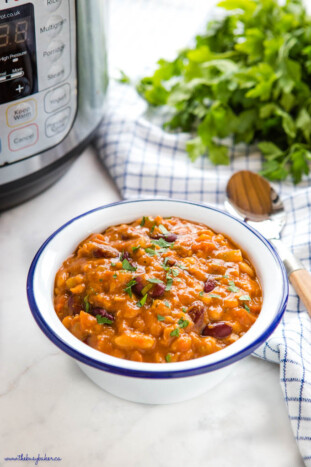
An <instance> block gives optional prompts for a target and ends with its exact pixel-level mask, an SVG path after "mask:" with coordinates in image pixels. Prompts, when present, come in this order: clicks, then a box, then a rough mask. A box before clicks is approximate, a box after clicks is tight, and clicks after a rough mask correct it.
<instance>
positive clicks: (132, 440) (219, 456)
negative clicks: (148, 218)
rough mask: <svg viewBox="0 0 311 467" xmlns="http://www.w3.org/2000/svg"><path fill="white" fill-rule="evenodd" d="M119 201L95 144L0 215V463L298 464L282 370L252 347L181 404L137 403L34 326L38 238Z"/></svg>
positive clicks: (140, 466) (68, 466)
mask: <svg viewBox="0 0 311 467" xmlns="http://www.w3.org/2000/svg"><path fill="white" fill-rule="evenodd" d="M118 199H119V194H118V193H117V191H116V189H115V187H114V186H113V184H112V182H111V181H110V179H109V177H108V175H107V174H106V173H105V170H104V168H103V167H102V166H101V164H100V163H99V161H98V160H97V158H96V156H95V154H94V153H93V151H92V149H90V148H88V149H87V150H86V151H85V152H84V154H83V155H82V156H81V157H80V158H79V159H78V160H77V161H76V162H75V163H74V165H73V166H72V167H71V168H70V170H69V171H68V172H67V174H66V175H65V176H64V177H63V178H62V179H61V180H60V181H59V182H58V183H57V184H55V185H54V186H53V187H51V188H50V189H49V190H47V191H46V192H44V193H42V194H41V195H40V196H38V197H36V198H34V199H33V200H31V201H28V202H27V203H25V204H23V205H21V206H18V207H16V208H14V209H12V210H10V211H7V212H4V213H2V214H1V215H0V255H1V263H0V271H1V273H0V275H1V282H0V283H1V294H0V310H1V314H0V355H1V365H0V413H1V416H0V465H1V466H5V467H7V466H11V467H13V466H21V465H34V462H31V461H29V462H19V461H4V458H5V457H16V456H17V455H19V454H23V455H24V457H25V456H26V454H28V456H29V457H32V456H37V455H38V454H40V455H41V456H44V454H46V455H47V456H53V457H56V456H58V457H61V459H62V460H61V461H60V462H39V465H41V466H42V465H55V464H56V465H62V466H64V467H80V466H81V467H85V466H87V467H97V466H98V467H101V466H104V467H121V466H127V467H167V466H172V467H174V466H181V467H182V466H191V467H197V466H198V467H199V466H200V467H201V466H206V467H232V466H234V467H235V466H237V467H262V466H264V467H300V466H302V465H303V462H302V460H301V458H300V455H299V452H298V448H297V446H296V443H295V440H294V437H293V434H292V432H291V428H290V423H289V420H288V416H287V410H286V406H285V402H284V400H283V395H282V392H281V388H280V385H279V381H278V379H279V368H278V366H277V365H274V364H270V363H267V362H264V361H261V360H258V359H256V358H253V357H248V358H246V359H244V360H243V361H242V362H239V363H238V364H236V365H235V366H234V367H233V369H232V373H231V376H230V377H229V378H227V379H226V380H225V381H223V382H222V383H221V385H219V386H218V387H217V388H216V389H215V390H212V391H210V392H207V393H206V394H204V395H202V396H200V397H198V398H196V399H193V400H190V401H187V402H183V403H180V404H174V405H169V406H148V405H139V404H134V403H131V402H127V401H124V400H120V399H117V398H116V397H114V396H112V395H110V394H108V393H106V392H104V391H103V390H102V389H100V388H99V387H97V386H96V385H95V384H94V383H92V382H91V381H90V380H89V379H88V378H87V377H86V376H85V375H84V374H83V373H82V372H81V371H80V370H79V368H78V366H77V365H76V364H75V363H74V362H73V360H71V359H70V358H69V357H68V356H66V355H65V354H63V353H62V352H61V351H60V350H58V348H57V347H55V346H54V345H53V344H52V343H51V342H50V341H49V340H48V339H47V338H46V337H45V336H44V335H43V333H42V332H41V331H40V330H39V328H38V326H37V325H36V323H35V321H34V319H33V318H32V316H31V313H30V310H29V308H28V304H27V300H26V293H25V281H26V275H27V271H28V268H29V265H30V262H31V260H32V258H33V256H34V254H35V252H36V251H37V249H38V248H39V246H40V245H41V243H42V242H43V241H44V240H45V239H46V237H47V236H48V235H49V234H50V233H51V232H52V231H54V230H55V229H56V228H57V227H59V226H60V225H61V224H63V223H64V222H65V221H67V220H68V219H69V218H71V217H74V216H75V215H77V214H79V213H81V212H83V211H86V210H89V209H92V208H94V207H97V206H99V205H101V204H105V203H109V202H112V201H116V200H118Z"/></svg>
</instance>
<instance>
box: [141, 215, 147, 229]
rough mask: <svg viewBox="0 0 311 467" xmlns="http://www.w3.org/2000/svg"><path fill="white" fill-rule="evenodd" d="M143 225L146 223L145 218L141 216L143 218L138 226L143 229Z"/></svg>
mask: <svg viewBox="0 0 311 467" xmlns="http://www.w3.org/2000/svg"><path fill="white" fill-rule="evenodd" d="M147 219H148V217H147ZM145 223H146V217H145V216H143V218H142V220H141V223H140V226H141V227H143V226H144V225H145Z"/></svg>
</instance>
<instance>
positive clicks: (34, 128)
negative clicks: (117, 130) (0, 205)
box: [0, 0, 77, 167]
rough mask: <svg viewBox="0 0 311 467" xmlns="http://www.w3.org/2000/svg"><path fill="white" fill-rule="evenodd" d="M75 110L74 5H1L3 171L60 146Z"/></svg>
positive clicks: (67, 0) (61, 0)
mask: <svg viewBox="0 0 311 467" xmlns="http://www.w3.org/2000/svg"><path fill="white" fill-rule="evenodd" d="M13 5H14V6H13ZM76 109H77V76H76V19H75V2H74V0H33V1H32V2H30V1H29V0H28V1H27V0H15V1H14V2H13V1H10V0H7V1H6V3H5V6H4V7H3V6H2V3H0V167H1V166H2V165H4V164H12V163H15V162H17V161H19V160H22V159H26V158H28V157H31V156H33V155H35V154H38V153H41V152H43V151H45V150H47V149H49V148H51V147H53V146H55V145H57V144H58V143H59V142H60V141H61V140H62V139H64V137H65V136H66V135H67V134H68V132H69V130H70V128H71V126H72V123H73V120H74V117H75V113H76Z"/></svg>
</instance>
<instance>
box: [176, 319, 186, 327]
mask: <svg viewBox="0 0 311 467" xmlns="http://www.w3.org/2000/svg"><path fill="white" fill-rule="evenodd" d="M188 324H189V321H187V320H186V319H184V318H180V319H179V320H178V326H179V327H180V328H186V327H187V326H188Z"/></svg>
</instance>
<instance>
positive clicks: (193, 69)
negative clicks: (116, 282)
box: [137, 0, 311, 235]
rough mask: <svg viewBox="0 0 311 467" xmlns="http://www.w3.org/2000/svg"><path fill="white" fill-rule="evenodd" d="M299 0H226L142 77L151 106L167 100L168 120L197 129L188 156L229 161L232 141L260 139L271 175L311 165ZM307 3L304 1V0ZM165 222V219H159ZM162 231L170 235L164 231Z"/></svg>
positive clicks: (294, 173) (309, 88) (304, 23)
mask: <svg viewBox="0 0 311 467" xmlns="http://www.w3.org/2000/svg"><path fill="white" fill-rule="evenodd" d="M307 3H308V2H302V1H301V0H287V1H284V2H278V1H277V0H222V1H221V2H220V3H219V5H218V6H220V7H221V8H224V9H225V10H228V12H229V13H226V14H223V15H219V18H218V17H217V18H215V19H213V20H212V21H210V22H209V23H208V25H207V28H206V29H205V33H203V34H201V35H198V36H196V38H195V41H193V42H194V45H193V46H192V47H190V48H189V47H187V48H184V49H183V50H182V51H181V52H180V53H179V54H177V55H176V57H174V58H173V60H171V61H168V60H164V59H160V60H158V66H157V68H156V70H155V72H154V73H153V74H151V75H150V76H146V77H144V78H142V79H141V80H140V82H139V83H138V85H137V91H138V92H139V94H140V95H141V96H142V97H143V98H144V99H145V100H146V101H147V102H148V103H149V104H150V105H152V106H169V107H170V110H171V112H169V115H171V117H170V120H169V121H167V122H166V123H165V127H166V128H168V129H171V130H181V131H183V132H188V133H193V134H194V138H193V139H190V140H188V142H187V145H186V147H187V151H188V155H189V158H190V159H191V160H192V161H194V160H196V159H197V158H198V157H199V156H202V155H206V156H208V157H209V159H210V160H211V162H212V163H214V164H224V165H225V164H228V163H229V150H228V145H227V144H223V143H222V141H224V140H225V139H226V138H227V137H230V136H232V137H233V139H234V143H239V142H245V143H246V144H254V143H255V144H256V143H259V144H258V148H259V149H260V151H261V152H262V155H263V158H264V165H263V170H262V174H264V175H265V176H266V177H268V178H270V179H271V180H284V179H285V178H286V177H287V176H288V175H291V177H292V179H293V181H294V183H299V182H300V181H301V179H302V178H303V177H304V176H305V175H308V174H309V172H310V163H309V162H310V161H311V108H310V105H309V102H310V99H311V85H310V75H311V48H310V30H311V18H310V17H309V16H308V14H307V11H306V7H305V5H306V4H307ZM304 4H305V5H304ZM159 228H160V226H159ZM164 235H165V234H164Z"/></svg>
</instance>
